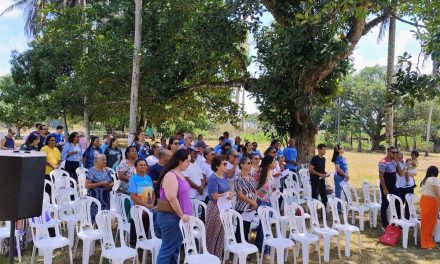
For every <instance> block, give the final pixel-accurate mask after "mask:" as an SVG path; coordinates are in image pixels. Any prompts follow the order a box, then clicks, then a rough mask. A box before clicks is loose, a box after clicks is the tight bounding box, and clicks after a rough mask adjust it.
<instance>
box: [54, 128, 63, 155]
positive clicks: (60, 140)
mask: <svg viewBox="0 0 440 264" xmlns="http://www.w3.org/2000/svg"><path fill="white" fill-rule="evenodd" d="M63 133H64V127H63V126H61V125H58V126H57V130H56V131H55V133H53V134H52V135H54V136H55V140H56V141H57V148H58V149H59V150H60V151H62V150H63V146H64V134H63Z"/></svg>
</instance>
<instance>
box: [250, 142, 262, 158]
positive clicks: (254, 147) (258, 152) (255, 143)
mask: <svg viewBox="0 0 440 264" xmlns="http://www.w3.org/2000/svg"><path fill="white" fill-rule="evenodd" d="M257 148H258V144H257V142H252V154H253V155H258V157H260V159H263V156H262V155H261V152H260V151H259V150H258V149H257Z"/></svg>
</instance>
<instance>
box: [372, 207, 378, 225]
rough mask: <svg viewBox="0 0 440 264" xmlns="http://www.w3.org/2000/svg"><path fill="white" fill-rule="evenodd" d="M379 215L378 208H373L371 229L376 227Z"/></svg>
mask: <svg viewBox="0 0 440 264" xmlns="http://www.w3.org/2000/svg"><path fill="white" fill-rule="evenodd" d="M378 213H379V209H378V208H374V209H373V227H374V228H376V227H377V214H378Z"/></svg>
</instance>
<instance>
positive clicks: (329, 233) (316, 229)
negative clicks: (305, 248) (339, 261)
mask: <svg viewBox="0 0 440 264" xmlns="http://www.w3.org/2000/svg"><path fill="white" fill-rule="evenodd" d="M307 205H308V207H309V209H310V216H311V218H310V226H311V229H312V233H315V234H317V235H318V236H319V237H320V238H322V240H323V242H324V261H325V262H329V260H330V244H331V239H332V237H336V238H337V246H338V256H339V257H341V251H340V248H339V241H340V235H339V232H338V231H337V230H335V229H333V228H330V227H328V225H327V218H326V210H325V206H324V204H323V203H322V202H321V201H318V200H316V199H311V200H308V201H307ZM319 209H321V214H322V226H321V224H320V222H319V217H318V210H319Z"/></svg>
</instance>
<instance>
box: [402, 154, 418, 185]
mask: <svg viewBox="0 0 440 264" xmlns="http://www.w3.org/2000/svg"><path fill="white" fill-rule="evenodd" d="M418 157H419V152H418V151H417V150H413V151H411V159H408V160H407V161H406V166H407V167H406V173H405V179H406V186H409V180H410V177H412V178H414V176H416V174H417V166H418V165H419V162H418V161H417V158H418Z"/></svg>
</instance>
